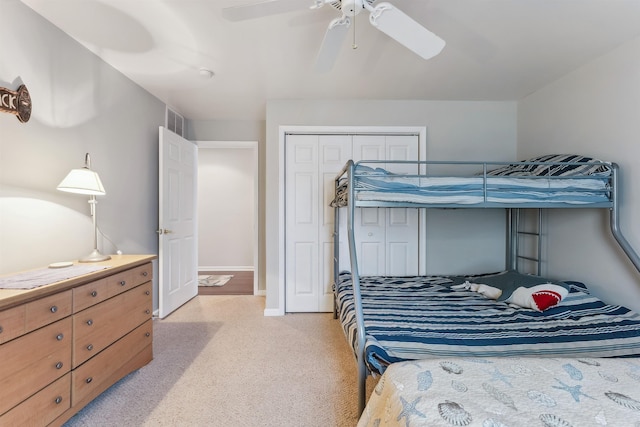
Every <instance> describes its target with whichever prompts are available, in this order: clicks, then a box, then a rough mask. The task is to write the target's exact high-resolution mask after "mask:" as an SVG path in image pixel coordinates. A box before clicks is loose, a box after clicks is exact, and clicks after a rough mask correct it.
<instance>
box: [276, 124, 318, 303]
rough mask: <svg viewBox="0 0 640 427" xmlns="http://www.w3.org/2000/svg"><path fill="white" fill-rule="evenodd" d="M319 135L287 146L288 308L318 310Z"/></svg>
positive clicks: (296, 139)
mask: <svg viewBox="0 0 640 427" xmlns="http://www.w3.org/2000/svg"><path fill="white" fill-rule="evenodd" d="M317 140H318V138H317V136H313V135H301V136H299V137H298V138H295V140H294V141H289V142H290V143H288V144H287V147H286V161H287V171H286V173H287V174H286V183H285V191H286V198H287V203H286V205H287V206H286V209H285V224H286V233H287V234H286V235H287V239H286V243H285V251H286V254H287V260H286V278H285V280H286V292H287V294H286V304H287V310H288V309H289V308H295V311H316V309H317V304H318V299H319V297H320V295H319V292H318V279H319V277H318V269H319V265H318V259H319V256H318V225H319V212H318V192H319V183H318V142H317Z"/></svg>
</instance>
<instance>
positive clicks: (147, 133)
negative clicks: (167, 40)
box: [0, 1, 165, 307]
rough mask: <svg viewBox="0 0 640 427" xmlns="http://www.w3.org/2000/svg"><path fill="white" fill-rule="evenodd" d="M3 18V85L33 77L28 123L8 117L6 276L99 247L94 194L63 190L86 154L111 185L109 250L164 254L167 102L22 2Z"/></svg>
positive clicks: (2, 262) (2, 169)
mask: <svg viewBox="0 0 640 427" xmlns="http://www.w3.org/2000/svg"><path fill="white" fill-rule="evenodd" d="M0 16H2V18H3V19H2V20H3V23H2V25H0V51H1V52H2V60H1V61H0V86H2V87H7V88H9V89H12V90H15V88H17V86H18V85H19V84H20V83H24V84H26V86H27V88H28V89H29V92H30V93H31V98H32V102H33V113H32V116H31V119H30V121H29V122H27V123H20V122H19V121H18V120H17V118H16V117H15V116H13V115H11V114H0V129H1V131H0V274H1V273H9V272H15V271H21V270H25V269H31V268H37V267H42V266H46V265H47V264H49V263H51V262H54V261H65V260H73V259H78V257H80V256H83V255H86V254H88V253H89V252H90V251H91V249H92V246H93V237H92V225H91V220H90V218H89V207H88V204H87V200H88V199H87V198H86V197H85V196H81V195H76V194H70V193H62V192H60V191H57V190H56V186H57V185H58V183H59V182H60V180H62V178H64V176H65V175H66V174H67V173H68V172H69V170H71V169H72V168H77V167H82V166H83V163H84V155H85V153H86V152H89V153H90V154H91V158H92V163H93V164H92V166H93V169H95V170H96V171H97V172H98V173H99V174H100V177H101V179H102V182H103V184H104V186H105V189H106V191H107V194H106V196H103V197H99V203H98V222H99V226H100V229H101V230H102V231H103V232H104V233H105V234H106V235H107V236H108V237H109V239H110V240H111V241H113V243H114V244H111V243H110V242H109V241H104V242H101V248H103V251H104V252H107V253H110V252H114V251H115V250H116V249H119V250H121V251H123V252H124V253H144V254H157V250H158V243H157V241H158V239H157V235H156V233H155V229H156V227H157V218H158V206H157V205H158V177H157V175H158V149H157V147H158V127H159V126H160V125H162V124H163V123H164V111H165V110H164V109H165V106H164V104H163V103H162V102H160V101H159V100H158V99H157V98H155V97H153V96H151V95H150V94H149V93H148V92H146V91H145V90H143V89H141V88H140V87H139V86H137V85H135V84H134V83H133V82H132V81H131V80H129V79H127V78H126V77H125V76H123V75H122V74H121V73H119V72H117V71H116V70H114V69H113V68H112V67H110V66H109V65H107V64H105V63H104V62H103V61H102V60H101V59H99V58H98V57H96V56H95V55H94V54H93V53H91V52H90V51H88V50H87V49H85V48H84V47H82V46H81V45H80V44H78V43H77V42H75V41H74V40H72V39H71V38H70V37H68V36H67V35H66V34H64V33H63V32H62V31H60V30H59V29H57V28H56V27H54V26H53V25H51V24H50V23H49V22H48V21H46V20H44V19H43V18H41V17H40V16H39V15H37V14H36V13H35V12H33V11H32V10H31V9H29V8H28V7H27V6H25V5H24V4H22V3H21V2H18V1H10V2H6V1H4V2H0ZM102 243H104V245H102ZM156 283H157V281H156ZM156 294H157V293H156ZM154 306H156V307H157V301H154Z"/></svg>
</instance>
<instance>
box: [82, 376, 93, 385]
mask: <svg viewBox="0 0 640 427" xmlns="http://www.w3.org/2000/svg"><path fill="white" fill-rule="evenodd" d="M91 381H93V378H92V377H89V378H87V379H86V380H84V382H86V383H87V384H89V383H90V382H91Z"/></svg>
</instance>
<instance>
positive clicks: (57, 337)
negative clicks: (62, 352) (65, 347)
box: [56, 334, 64, 341]
mask: <svg viewBox="0 0 640 427" xmlns="http://www.w3.org/2000/svg"><path fill="white" fill-rule="evenodd" d="M63 338H64V334H58V335H56V339H57V340H58V341H62V339H63Z"/></svg>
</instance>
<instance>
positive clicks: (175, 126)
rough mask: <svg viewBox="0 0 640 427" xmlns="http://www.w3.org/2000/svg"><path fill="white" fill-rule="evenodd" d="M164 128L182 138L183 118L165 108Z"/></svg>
mask: <svg viewBox="0 0 640 427" xmlns="http://www.w3.org/2000/svg"><path fill="white" fill-rule="evenodd" d="M166 127H167V129H169V130H170V131H171V132H173V133H175V134H178V135H180V136H181V137H183V138H184V117H182V116H181V115H180V114H178V113H176V112H175V111H173V110H172V109H171V108H169V107H167V117H166Z"/></svg>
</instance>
